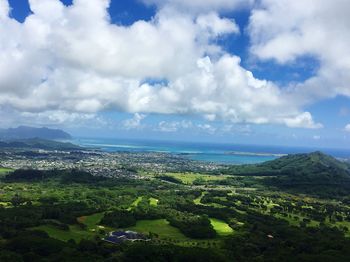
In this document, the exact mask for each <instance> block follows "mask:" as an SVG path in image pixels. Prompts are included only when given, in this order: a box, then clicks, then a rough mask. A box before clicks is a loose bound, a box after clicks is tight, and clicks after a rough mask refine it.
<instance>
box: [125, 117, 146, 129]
mask: <svg viewBox="0 0 350 262" xmlns="http://www.w3.org/2000/svg"><path fill="white" fill-rule="evenodd" d="M145 118H146V115H143V114H138V113H136V114H134V117H133V118H131V119H127V120H125V121H123V127H124V128H125V129H141V128H143V125H142V120H143V119H145Z"/></svg>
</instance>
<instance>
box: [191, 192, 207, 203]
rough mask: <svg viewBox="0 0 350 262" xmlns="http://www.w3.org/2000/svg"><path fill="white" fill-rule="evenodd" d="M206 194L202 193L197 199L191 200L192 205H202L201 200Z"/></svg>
mask: <svg viewBox="0 0 350 262" xmlns="http://www.w3.org/2000/svg"><path fill="white" fill-rule="evenodd" d="M206 193H207V192H202V194H201V195H200V196H199V197H197V198H196V199H194V200H193V203H195V204H196V205H203V204H202V203H201V200H202V198H203V197H204V196H205V194H206Z"/></svg>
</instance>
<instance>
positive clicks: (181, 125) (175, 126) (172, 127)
mask: <svg viewBox="0 0 350 262" xmlns="http://www.w3.org/2000/svg"><path fill="white" fill-rule="evenodd" d="M193 127H194V125H193V123H192V122H191V121H186V120H182V121H170V122H167V121H160V122H159V123H158V127H157V128H156V130H157V131H161V132H177V131H179V130H184V129H189V128H193Z"/></svg>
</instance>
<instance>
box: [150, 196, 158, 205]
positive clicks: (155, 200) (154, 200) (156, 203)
mask: <svg viewBox="0 0 350 262" xmlns="http://www.w3.org/2000/svg"><path fill="white" fill-rule="evenodd" d="M158 202H159V200H158V199H156V198H153V197H151V198H150V199H149V204H150V206H153V207H156V206H158Z"/></svg>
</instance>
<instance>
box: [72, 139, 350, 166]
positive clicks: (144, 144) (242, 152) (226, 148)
mask: <svg viewBox="0 0 350 262" xmlns="http://www.w3.org/2000/svg"><path fill="white" fill-rule="evenodd" d="M73 142H74V143H76V144H78V145H80V146H83V147H89V148H97V149H100V150H102V151H106V152H164V153H170V154H176V155H181V156H183V157H186V158H189V159H191V160H199V161H205V162H214V163H220V164H235V165H239V164H254V163H262V162H265V161H269V160H273V159H276V158H278V157H281V156H283V155H287V154H296V153H308V152H313V151H318V150H319V151H322V152H324V153H326V154H329V155H332V156H334V157H336V158H339V159H350V150H346V149H318V148H306V147H286V146H261V145H238V144H222V143H200V142H178V141H156V140H140V139H111V138H75V139H74V141H73Z"/></svg>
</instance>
